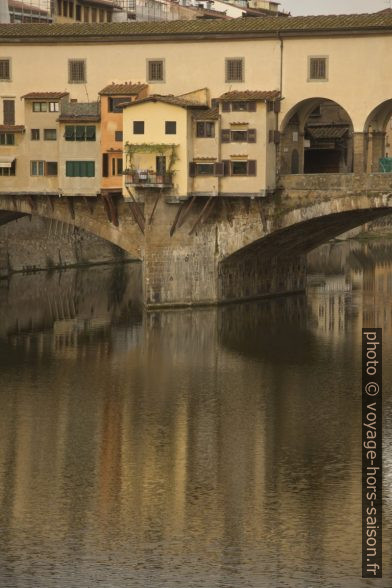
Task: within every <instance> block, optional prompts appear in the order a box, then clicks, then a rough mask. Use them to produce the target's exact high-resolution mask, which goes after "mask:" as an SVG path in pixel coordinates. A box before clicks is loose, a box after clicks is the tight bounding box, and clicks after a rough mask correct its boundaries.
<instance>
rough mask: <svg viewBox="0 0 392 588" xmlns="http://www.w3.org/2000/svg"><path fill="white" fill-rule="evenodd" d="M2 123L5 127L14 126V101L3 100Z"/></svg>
mask: <svg viewBox="0 0 392 588" xmlns="http://www.w3.org/2000/svg"><path fill="white" fill-rule="evenodd" d="M3 122H4V124H5V125H14V124H15V100H3Z"/></svg>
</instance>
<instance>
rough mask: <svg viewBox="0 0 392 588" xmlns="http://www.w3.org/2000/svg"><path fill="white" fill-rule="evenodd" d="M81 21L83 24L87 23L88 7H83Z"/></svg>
mask: <svg viewBox="0 0 392 588" xmlns="http://www.w3.org/2000/svg"><path fill="white" fill-rule="evenodd" d="M83 20H84V22H88V21H89V19H88V6H85V7H84V8H83Z"/></svg>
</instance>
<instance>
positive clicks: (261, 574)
mask: <svg viewBox="0 0 392 588" xmlns="http://www.w3.org/2000/svg"><path fill="white" fill-rule="evenodd" d="M310 270H311V273H312V275H311V276H310V285H309V291H308V294H307V296H296V297H287V298H281V299H276V300H268V301H259V302H255V303H248V304H241V305H233V306H226V307H223V308H219V309H216V308H215V309H214V308H211V309H204V310H193V311H190V310H189V311H188V310H187V311H175V312H174V311H173V312H164V313H158V312H156V313H155V312H154V313H149V314H143V311H142V306H141V293H140V266H139V265H136V264H130V265H124V266H113V267H110V266H107V267H100V268H90V269H87V270H83V271H81V270H68V271H65V272H61V273H57V272H54V273H52V274H46V273H39V274H36V275H26V276H20V275H15V276H14V277H13V278H12V279H11V280H10V282H5V281H2V282H0V500H1V509H0V586H1V588H25V587H26V588H74V587H75V588H76V587H78V588H79V587H82V588H84V587H86V588H90V587H93V586H101V587H103V588H127V587H130V588H139V587H140V588H174V587H176V586H179V587H181V588H188V587H189V588H193V587H194V588H218V587H219V588H245V587H252V588H278V587H289V588H302V587H304V588H310V587H312V588H314V587H316V586H322V587H331V588H340V587H346V586H347V587H350V588H359V587H365V586H382V587H385V588H387V587H388V586H392V562H391V546H392V489H391V484H392V437H391V421H392V403H391V398H390V383H391V381H392V364H391V357H392V354H391V347H392V345H391V341H392V251H391V250H390V248H389V247H388V246H382V245H380V246H376V245H373V246H370V247H369V246H362V247H361V246H352V245H350V244H344V245H341V246H339V245H336V246H333V247H332V246H328V247H327V249H326V248H324V249H323V250H321V252H319V253H317V254H315V255H314V256H313V257H312V259H311V262H310ZM362 325H365V326H381V327H383V328H384V382H385V402H384V413H385V414H384V418H385V423H384V482H385V484H384V498H385V504H384V525H385V527H384V580H378V581H365V580H361V578H360V575H361V494H360V480H361V478H360V466H361V441H360V436H361V364H360V362H361V355H360V351H361V349H360V345H361V328H362Z"/></svg>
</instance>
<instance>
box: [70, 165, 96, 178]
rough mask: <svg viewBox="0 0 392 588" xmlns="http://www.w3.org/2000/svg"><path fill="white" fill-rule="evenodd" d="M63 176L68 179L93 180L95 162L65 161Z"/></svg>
mask: <svg viewBox="0 0 392 588" xmlns="http://www.w3.org/2000/svg"><path fill="white" fill-rule="evenodd" d="M65 175H66V176H67V177H68V178H93V177H95V161H66V162H65Z"/></svg>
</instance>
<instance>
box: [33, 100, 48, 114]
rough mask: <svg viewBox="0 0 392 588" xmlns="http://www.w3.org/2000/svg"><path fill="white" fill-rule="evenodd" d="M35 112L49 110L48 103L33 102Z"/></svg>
mask: <svg viewBox="0 0 392 588" xmlns="http://www.w3.org/2000/svg"><path fill="white" fill-rule="evenodd" d="M33 112H48V103H47V102H33Z"/></svg>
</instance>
